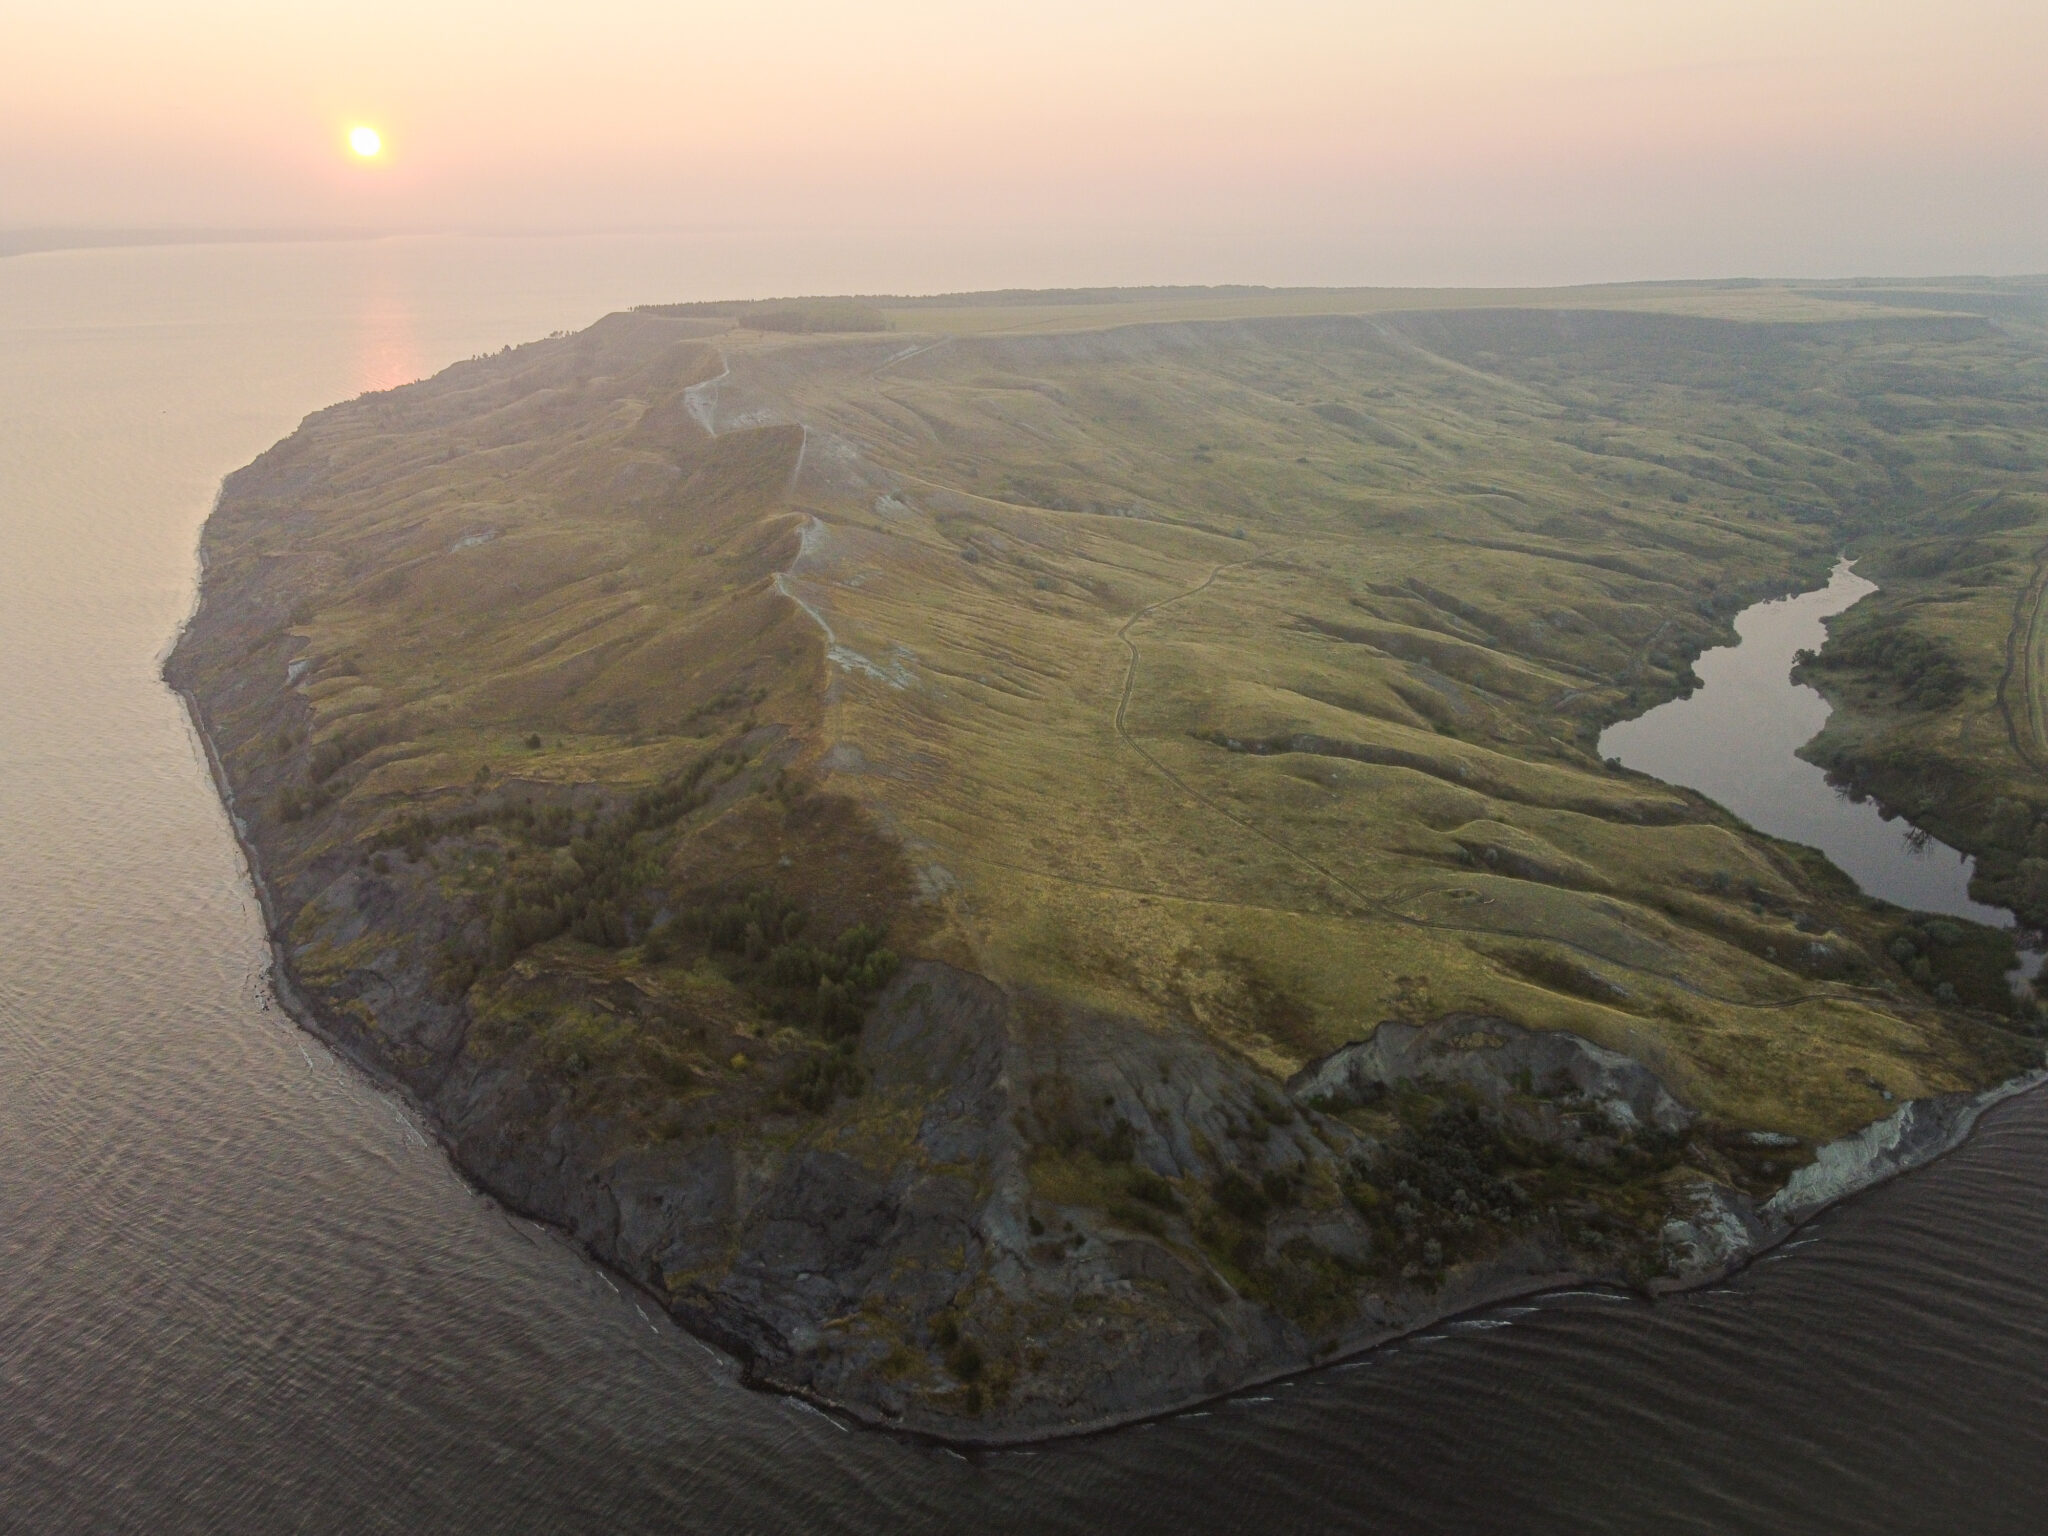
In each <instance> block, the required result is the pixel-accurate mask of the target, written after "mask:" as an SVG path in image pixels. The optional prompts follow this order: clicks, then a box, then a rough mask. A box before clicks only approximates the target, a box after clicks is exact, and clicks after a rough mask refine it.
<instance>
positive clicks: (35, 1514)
mask: <svg viewBox="0 0 2048 1536" xmlns="http://www.w3.org/2000/svg"><path fill="white" fill-rule="evenodd" d="M689 270H690V268H689V267H688V265H687V253H684V254H683V255H676V254H675V253H673V252H671V253H668V254H666V255H665V254H664V253H663V252H661V251H659V250H654V249H652V248H648V247H640V246H635V247H630V248H628V247H623V246H621V245H619V244H618V243H609V244H600V243H596V242H592V243H589V244H587V245H584V246H580V247H576V248H565V247H563V246H560V245H548V246H543V245H540V244H539V243H534V244H533V245H531V246H513V245H505V246H489V247H485V246H459V245H452V244H417V245H394V246H384V247H355V248H335V247H298V248H276V247H273V248H264V249H256V250H242V251H223V250H214V251H206V250H190V249H188V250H182V251H155V252H152V251H125V252H110V253H89V254H85V255H79V256H53V257H36V258H27V259H21V260H15V261H5V262H0V1531H6V1532H15V1531H23V1532H73V1531H85V1532H98V1531H146V1532H151V1533H156V1532H219V1531H259V1532H268V1531H321V1532H326V1531H333V1532H382V1531H390V1532H425V1531H474V1532H505V1531H551V1532H553V1531H559V1532H594V1531H606V1532H642V1531H646V1532H654V1531H705V1532H728V1531H731V1532H739V1531H764V1532H767V1531H778V1532H779V1531H788V1532H834V1531H846V1532H882V1531H886V1532H890V1533H918V1532H933V1533H937V1532H958V1531H970V1530H971V1531H1004V1532H1008V1531H1018V1532H1026V1531H1028V1532H1041V1531H1043V1532H1067V1531H1072V1532H1083V1531H1114V1532H1151V1531H1161V1532H1167V1531H1172V1532H1187V1531H1203V1532H1206V1531H1241V1530H1254V1529H1255V1530H1258V1531H1261V1532H1291V1531H1328V1530H1361V1531H1389V1532H1439V1531H1442V1532H1494V1531H1499V1532H1553V1531H1554V1532H1587V1531H1594V1532H1598V1531H1613V1532H1640V1531H1648V1530H1657V1531H1679V1532H1684V1531H1701V1532H1708V1531H1712V1532H1722V1531H1774V1532H1775V1531H1782V1532H1788V1533H1789V1532H1815V1531H1827V1532H1835V1531H1877V1530H1880V1529H1881V1530H1885V1531H1889V1532H1896V1531H1930V1532H1932V1531H1944V1532H1947V1531H1971V1532H2004V1531H2012V1532H2029V1533H2032V1532H2037V1531H2039V1530H2040V1529H2042V1528H2043V1527H2044V1525H2048V1309H2044V1307H2043V1293H2044V1281H2043V1277H2044V1275H2048V1199H2044V1194H2048V1174H2044V1170H2048V1099H2044V1097H2043V1096H2041V1095H2035V1096H2032V1097H2031V1098H2029V1099H2025V1100H2021V1101H2018V1102H2016V1103H2013V1104H2010V1105H2008V1106H2006V1107H2004V1108H2002V1109H2000V1110H1998V1111H1996V1112H1994V1113H1993V1114H1992V1115H1991V1116H1990V1117H1988V1119H1987V1121H1986V1123H1985V1125H1984V1127H1983V1129H1982V1130H1981V1131H1980V1133H1979V1135H1978V1137H1977V1139H1976V1140H1975V1141H1974V1142H1973V1143H1972V1144H1971V1145H1970V1146H1969V1147H1968V1148H1966V1149H1965V1150H1964V1151H1962V1152H1961V1153H1959V1154H1957V1155H1956V1156H1954V1157H1951V1158H1950V1159H1948V1160H1946V1161H1945V1162H1943V1163H1942V1164H1940V1165H1938V1166H1937V1167H1936V1168H1934V1169H1933V1170H1931V1171H1929V1172H1927V1173H1925V1174H1922V1175H1919V1176H1916V1177H1914V1178H1911V1179H1908V1180H1905V1181H1903V1182H1901V1183H1899V1184H1897V1185H1894V1186H1892V1187H1890V1188H1888V1189H1885V1190H1882V1191H1879V1192H1877V1193H1876V1194H1874V1195H1873V1196H1871V1197H1869V1198H1866V1199H1864V1200H1861V1201H1858V1202H1855V1203H1854V1204H1852V1205H1851V1206H1850V1207H1848V1208H1847V1209H1844V1210H1842V1211H1839V1212H1837V1213H1835V1214H1834V1215H1833V1216H1831V1217H1829V1218H1827V1219H1826V1220H1824V1221H1823V1222H1822V1223H1821V1224H1820V1225H1819V1226H1818V1227H1817V1228H1815V1229H1814V1231H1813V1233H1812V1234H1811V1240H1810V1241H1802V1244H1801V1245H1800V1246H1797V1247H1794V1248H1791V1249H1789V1250H1786V1251H1784V1252H1782V1253H1781V1254H1779V1255H1776V1256H1774V1257H1773V1258H1772V1259H1771V1260H1770V1261H1768V1262H1766V1263H1764V1264H1762V1265H1760V1266H1758V1267H1757V1269H1756V1270H1755V1271H1754V1272H1752V1273H1751V1274H1749V1275H1746V1276H1744V1277H1742V1278H1740V1279H1738V1280H1737V1281H1736V1282H1734V1283H1733V1284H1732V1285H1730V1286H1728V1287H1726V1288H1724V1289H1722V1290H1720V1291H1716V1292H1711V1293H1706V1294H1702V1295H1698V1296H1692V1297H1685V1298H1679V1299H1675V1300H1670V1301H1666V1302H1663V1303H1660V1304H1658V1305H1656V1306H1649V1305H1644V1304H1639V1303H1635V1302H1631V1301H1624V1300H1617V1299H1614V1298H1611V1297H1604V1296H1597V1295H1577V1296H1559V1297H1551V1298H1546V1299H1544V1300H1542V1301H1540V1302H1536V1303H1531V1304H1529V1306H1528V1307H1527V1308H1526V1309H1524V1308H1503V1309H1500V1310H1498V1311H1496V1312H1494V1313H1492V1314H1489V1315H1487V1316H1485V1317H1482V1318H1478V1319H1474V1320H1471V1321H1469V1322H1467V1323H1463V1324H1454V1325H1451V1326H1449V1327H1446V1328H1443V1329H1439V1330H1437V1332H1436V1334H1435V1335H1433V1336H1432V1337H1430V1338H1429V1339H1427V1340H1417V1341H1414V1342H1411V1343H1408V1344H1405V1345H1402V1346H1400V1347H1398V1348H1395V1349H1391V1350H1388V1351H1383V1352H1381V1353H1379V1354H1377V1355H1374V1356H1372V1357H1370V1358H1369V1359H1367V1360H1366V1361H1364V1362H1362V1363H1359V1364H1357V1365H1355V1366H1353V1367H1348V1368H1339V1369H1337V1370H1333V1371H1330V1372H1326V1373H1323V1374H1321V1375H1319V1376H1316V1377H1313V1378H1310V1379H1307V1380H1304V1381H1302V1382H1300V1383H1298V1384H1294V1385H1290V1386H1282V1387H1277V1388H1269V1389H1265V1390H1262V1391H1258V1392H1253V1393H1248V1394H1246V1395H1245V1396H1244V1397H1243V1398H1241V1399H1239V1400H1237V1401H1234V1402H1230V1403H1226V1404H1220V1405H1217V1406H1216V1407H1215V1408H1214V1409H1213V1410H1211V1411H1209V1412H1208V1413H1206V1414H1205V1415H1188V1416H1184V1417H1181V1418H1179V1419H1176V1420H1173V1421H1170V1422H1167V1423H1164V1424H1160V1425H1157V1426H1153V1427H1149V1428H1141V1429H1137V1430H1132V1431H1125V1432H1121V1433H1117V1434H1113V1435H1109V1436H1106V1437H1103V1438H1100V1439H1096V1440H1090V1441H1084V1442H1079V1443H1074V1444H1069V1445H1061V1446H1052V1447H1047V1448H1044V1449H1042V1450H1040V1451H1038V1452H1036V1453H1018V1454H1006V1455H999V1456H992V1457H987V1458H982V1459H975V1460H963V1459H961V1458H958V1457H955V1456H953V1455H950V1454H948V1453H946V1452H942V1451H938V1450H934V1449H929V1448H924V1447H920V1446H916V1445H910V1444H905V1443H902V1442H899V1441H895V1440H890V1439H886V1438H883V1437H880V1436H876V1435H871V1434H865V1433H859V1432H849V1431H847V1430H844V1429H842V1428H841V1427H839V1426H838V1425H836V1424H834V1423H833V1422H831V1421H830V1420H828V1419H826V1418H824V1417H822V1416H820V1415H818V1414H815V1413H812V1412H809V1411H806V1410H804V1409H801V1408H798V1407H796V1406H794V1405H792V1404H789V1403H786V1402H783V1401H780V1400H777V1399H773V1398H767V1397H762V1396H758V1395H756V1394H752V1393H749V1392H747V1391H745V1390H743V1389H741V1388H739V1387H736V1386H734V1385H733V1384H732V1381H731V1378H730V1374H729V1372H728V1371H727V1370H726V1369H725V1368H724V1367H723V1365H722V1364H721V1363H720V1362H719V1361H718V1360H717V1359H716V1358H715V1357H713V1356H712V1355H710V1354H709V1353H708V1352H707V1351H705V1350H704V1349H703V1348H702V1347H701V1346H699V1345H697V1344H695V1343H694V1342H692V1341H691V1340H689V1339H688V1338H687V1337H685V1336H683V1335H681V1334H680V1333H678V1332H676V1331H675V1330H674V1329H672V1328H670V1327H669V1326H668V1325H667V1324H666V1323H664V1322H659V1321H654V1322H650V1321H649V1320H648V1319H647V1318H646V1317H645V1316H643V1315H642V1313H641V1310H640V1308H639V1307H637V1306H636V1305H635V1304H634V1303H633V1301H632V1300H631V1299H630V1297H622V1296H620V1295H618V1294H616V1293H615V1292H614V1291H613V1290H612V1289H611V1287H610V1285H609V1283H608V1282H607V1281H606V1280H605V1279H604V1278H603V1277H602V1276H601V1275H599V1274H598V1273H597V1271H595V1270H594V1269H592V1268H591V1267H590V1266H588V1265H586V1264H584V1263H582V1262H581V1261H580V1260H578V1259H577V1258H576V1257H575V1256H574V1255H572V1254H570V1253H568V1252H566V1251H565V1250H564V1249H563V1248H562V1247H561V1246H560V1245H559V1244H557V1243H556V1242H554V1241H553V1240H552V1239H550V1238H549V1237H548V1236H547V1235H546V1234H544V1233H542V1232H539V1231H538V1230H536V1229H534V1228H533V1227H531V1226H530V1225H528V1224H526V1223H523V1222H518V1221H515V1220H512V1219H510V1218H508V1217H507V1216H505V1215H504V1214H502V1213H501V1212H499V1211H498V1210H497V1209H496V1208H495V1207H493V1206H492V1205H491V1204H490V1203H489V1202H487V1201H485V1200H482V1199H479V1198H478V1197H476V1196H474V1195H472V1194H471V1193H469V1192H468V1191H467V1190H466V1189H464V1187H463V1186H462V1184H461V1183H460V1182H459V1181H458V1180H457V1179H456V1178H455V1177H454V1176H453V1174H452V1173H451V1172H450V1171H449V1169H448V1166H447V1164H446V1162H445V1161H444V1160H443V1158H442V1157H441V1156H440V1154H439V1153H438V1151H436V1150H435V1149H434V1148H433V1147H432V1146H431V1145H430V1144H429V1143H428V1142H427V1141H426V1140H425V1139H424V1138H423V1137H422V1136H421V1135H420V1134H419V1133H418V1131H417V1130H416V1129H414V1128H412V1127H410V1126H408V1125H407V1124H406V1122H405V1119H404V1117H403V1115H401V1114H400V1113H399V1112H398V1111H396V1110H395V1109H394V1108H393V1106H392V1105H391V1103H390V1102H389V1101H387V1100H386V1099H384V1098H383V1097H382V1096H381V1095H379V1094H378V1093H377V1092H376V1091H375V1090H374V1089H372V1088H370V1087H368V1086H367V1085H365V1084H363V1083H362V1082H360V1081H358V1080H356V1079H355V1078H353V1077H352V1076H351V1075H350V1074H349V1073H347V1072H346V1071H344V1070H343V1069H341V1068H340V1067H338V1066H337V1065H336V1064H335V1063H334V1062H333V1060H332V1059H331V1058H329V1057H328V1056H327V1055H326V1054H325V1053H324V1052H323V1051H322V1050H321V1049H320V1047H319V1046H318V1045H317V1044H315V1043H314V1042H312V1041H311V1040H309V1039H307V1038H305V1037H304V1036H302V1035H301V1034H300V1033H299V1032H298V1031H296V1030H295V1029H293V1028H292V1027H291V1026H290V1025H289V1024H288V1023H286V1022H285V1021H283V1020H282V1019H281V1018H280V1017H279V1016H278V1014H277V1012H276V1010H275V1009H274V1007H271V1006H268V1005H267V998H266V992H265V987H264V981H263V962H264V956H263V949H262V943H261V931H260V926H259V922H258V917H257V911H256V906H255V902H254V900H253V898H252V897H251V895H250V893H249V890H248V886H247V883H246V880H245V877H244V873H243V871H242V869H241V867H240V865H239V861H238V856H237V854H236V851H235V848H234V845H233V843H232V841H231V840H230V838H229V836H228V831H227V827H226V824H225V821H224V818H223V815H222V813H221V811H220V808H219V806H218V805H217V804H216V803H215V801H214V798H213V795H212V791H211V788H210V786H209V784H208V782H207V778H206V774H205V771H204V768H203V766H202V763H201V759H200V756H199V752H198V749H197V746H196V743H195V742H194V740H193V738H192V736H191V733H190V731H189V729H188V727H187V725H186V723H185V721H184V718H183V716H182V713H181V711H180V709H179V707H178V705H177V703H176V701H175V700H174V699H173V698H172V697H171V696H170V695H169V694H168V693H167V692H165V690H164V689H163V687H162V685H161V684H160V683H159V682H158V680H157V677H156V657H157V653H158V652H159V650H160V649H161V647H162V646H163V645H164V644H165V642H166V641H167V640H168V639H169V638H170V636H171V634H172V633H173V631H174V630H175V627H176V624H177V622H178V621H179V619H180V618H181V616H182V615H183V613H184V612H185V610H186V608H187V606H188V604H189V601H190V591H191V579H192V564H191V550H192V547H193V540H194V537H195V534H196V530H197V527H198V524H199V521H200V519H201V518H202V517H203V516H204V514H205V511H206V507H207V504H208V502H209V500H210V497H211V494H212V489H213V485H214V482H215V480H216V479H217V477H218V476H219V475H220V474H221V473H222V472H223V471H224V470H226V469H228V468H230V467H232V466H233V465H235V464H237V463H240V462H242V461H244V460H246V459H247V458H249V457H250V456H252V455H253V454H254V453H255V452H257V451H258V450H259V449H261V448H262V447H263V446H264V445H265V444H267V443H268V442H269V441H270V440H271V439H273V438H274V437H276V436H277V435H279V434H280V433H282V432H283V431H285V430H288V429H289V427H290V426H291V425H292V422H293V420H294V419H295V418H296V416H297V415H298V414H299V413H300V412H301V411H303V410H305V409H308V408H311V407H313V406H316V405H318V404H321V403H324V402H325V401H326V400H329V399H332V398H336V397H339V396H341V395H345V394H348V393H350V392H352V391H353V390H354V389H356V388H360V387H362V385H363V384H365V383H377V382H385V381H388V379H389V378H390V377H392V376H394V375H393V374H391V373H390V372H388V371H384V372H380V370H391V369H396V370H398V374H397V375H396V376H403V373H404V372H406V371H420V370H421V369H424V368H426V367H431V366H435V365H438V364H439V363H440V362H442V361H445V360H448V359H451V358H453V357H456V356H460V355H464V354H466V353H468V352H471V351H476V350H480V349H482V348H484V347H486V346H495V345H497V344H498V343H499V342H501V341H503V340H508V339H513V338H517V337H524V336H528V335H534V334H539V333H542V332H545V331H547V330H551V329H554V328H556V327H561V326H572V325H578V324H581V323H583V322H585V321H587V320H589V319H590V318H593V317H594V316H595V315H596V314H597V313H599V312H600V311H601V310H602V309H604V308H606V307H609V306H613V305H616V304H618V303H621V302H626V301H631V300H638V299H641V298H649V297H662V298H670V297H688V296H693V295H694V293H695V292H696V290H694V289H692V288H691V287H689V286H688V285H687V284H686V282H685V281H683V280H682V279H680V278H679V277H678V276H677V274H678V273H687V272H688V271H689ZM807 286H812V287H827V286H830V285H829V284H826V283H812V284H809V285H807ZM408 349H409V350H408ZM393 359H396V361H393Z"/></svg>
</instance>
